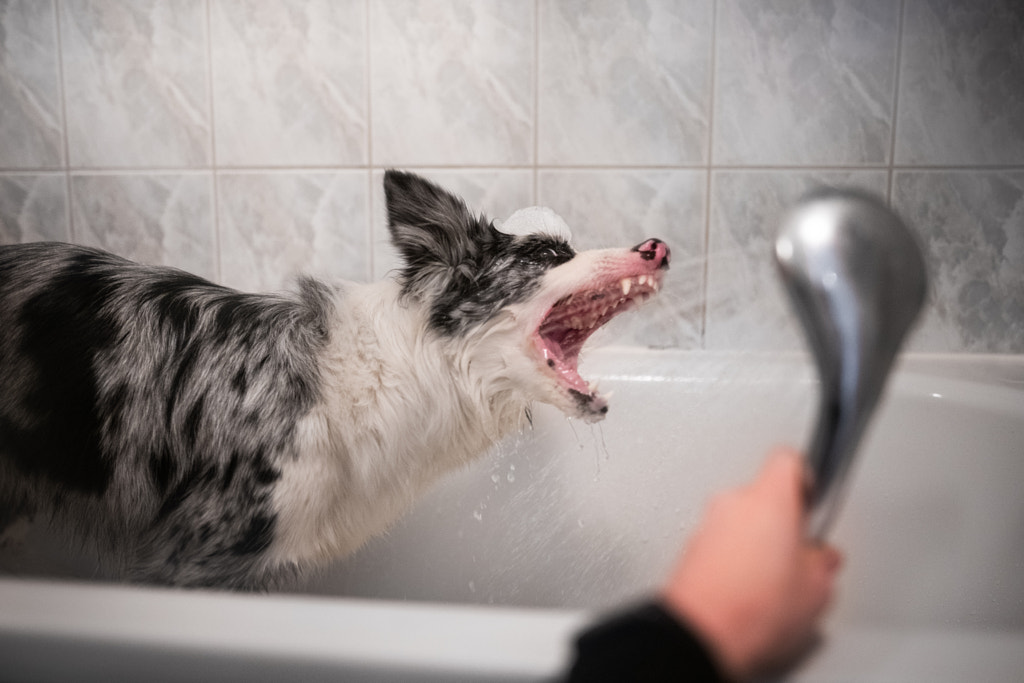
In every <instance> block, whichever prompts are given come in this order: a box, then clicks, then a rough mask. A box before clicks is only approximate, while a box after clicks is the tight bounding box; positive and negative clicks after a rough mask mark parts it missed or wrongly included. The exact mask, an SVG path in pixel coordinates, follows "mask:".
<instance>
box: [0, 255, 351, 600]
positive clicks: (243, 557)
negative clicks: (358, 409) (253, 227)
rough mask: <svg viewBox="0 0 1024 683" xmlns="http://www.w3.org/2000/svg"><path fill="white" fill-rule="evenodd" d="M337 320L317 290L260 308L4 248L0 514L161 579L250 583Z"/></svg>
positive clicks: (170, 282) (151, 276) (256, 299)
mask: <svg viewBox="0 0 1024 683" xmlns="http://www.w3.org/2000/svg"><path fill="white" fill-rule="evenodd" d="M331 306H332V303H331V299H330V297H329V296H328V293H327V292H326V291H324V288H323V286H322V285H318V284H316V283H314V282H312V281H304V282H303V284H302V287H301V289H300V294H299V295H298V296H296V297H294V298H291V299H289V298H285V297H266V296H253V295H246V294H240V293H237V292H234V291H232V290H229V289H226V288H223V287H219V286H216V285H213V284H211V283H209V282H206V281H204V280H202V279H200V278H197V277H195V276H192V275H189V274H187V273H183V272H180V271H176V270H173V269H169V268H155V267H147V266H141V265H138V264H134V263H131V262H128V261H125V260H123V259H120V258H117V257H115V256H112V255H110V254H106V253H104V252H100V251H96V250H91V249H86V248H82V247H75V246H70V245H64V244H31V245H16V246H6V247H0V329H3V330H4V334H3V335H0V387H2V390H0V500H3V501H7V502H6V505H8V506H9V507H13V508H14V509H15V510H17V511H23V512H24V511H32V510H34V509H35V508H39V507H41V508H43V509H42V510H40V511H41V512H46V513H50V514H53V515H55V516H57V517H58V518H61V519H62V520H63V521H65V522H67V523H68V524H70V525H71V526H73V527H77V528H79V530H80V531H83V532H86V533H85V534H83V535H86V536H92V537H99V538H100V539H101V541H106V542H107V544H108V545H109V546H110V547H111V548H116V549H117V552H116V553H115V557H118V558H120V560H121V561H122V562H125V563H128V564H130V565H133V566H131V567H128V569H130V570H131V571H132V572H133V573H136V574H144V575H145V576H146V577H147V578H149V579H152V580H157V581H161V580H163V581H170V580H171V579H173V582H175V583H194V582H195V581H192V580H190V579H189V578H188V577H189V575H190V573H191V571H190V566H194V568H195V576H196V578H197V579H199V581H198V582H199V583H201V582H202V580H201V577H202V576H212V575H216V576H218V579H217V583H218V584H220V585H238V586H246V585H249V584H251V583H254V581H253V577H254V574H257V575H258V574H260V573H261V571H262V568H261V567H259V566H257V565H259V564H260V563H261V561H262V560H261V558H262V552H263V551H264V550H265V549H266V547H267V546H268V544H269V543H270V541H271V537H272V531H273V527H274V523H275V518H274V511H273V509H272V506H271V503H270V491H271V488H272V484H273V483H274V482H275V481H276V480H277V479H278V477H279V476H280V467H281V463H282V461H284V460H287V459H288V458H291V457H294V453H292V452H290V450H291V449H293V447H294V446H293V444H294V438H293V436H294V434H293V433H294V429H295V424H296V421H297V420H298V419H299V418H300V417H301V416H302V415H303V414H304V413H305V412H307V411H308V410H309V408H310V406H311V405H313V404H314V403H315V402H316V401H317V400H318V399H319V392H320V389H321V382H320V377H319V372H318V368H317V358H316V355H317V353H318V352H319V350H320V349H321V348H322V347H323V345H324V344H325V342H326V339H327V318H328V316H329V315H330V308H331ZM282 348H284V349H287V352H286V353H284V354H282V353H281V351H280V350H281V349H282ZM260 582H261V581H256V582H255V583H260Z"/></svg>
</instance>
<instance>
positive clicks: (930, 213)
mask: <svg viewBox="0 0 1024 683" xmlns="http://www.w3.org/2000/svg"><path fill="white" fill-rule="evenodd" d="M390 166H398V167H405V168H412V169H417V170H420V171H422V172H423V173H425V174H426V175H429V176H431V177H433V178H435V179H437V180H439V181H440V182H442V183H444V184H446V185H448V186H449V187H451V188H452V189H453V190H455V191H457V192H459V193H462V194H463V196H464V197H465V198H466V199H467V201H468V202H469V203H470V204H471V205H473V206H474V207H476V208H478V209H481V210H485V211H487V212H488V213H490V214H492V215H493V216H497V217H502V216H505V215H507V214H509V213H511V212H512V211H513V210H514V209H516V208H518V207H521V206H523V205H530V204H537V203H540V204H546V205H549V206H551V207H553V208H554V209H555V210H556V211H558V212H559V213H561V214H562V215H563V216H564V217H565V218H566V220H567V221H568V222H569V224H570V225H572V226H573V227H574V229H575V233H576V239H577V242H578V245H579V246H581V247H588V246H595V245H632V244H635V243H637V242H639V241H641V239H643V238H644V237H647V236H659V237H662V238H663V239H665V240H667V241H669V242H670V244H671V245H672V248H673V253H674V256H675V261H674V265H673V269H672V271H671V273H670V276H671V278H672V280H671V287H670V288H669V291H667V292H666V294H665V296H663V297H662V298H661V300H660V301H659V302H658V303H657V304H656V305H652V308H651V309H650V310H648V311H646V312H645V313H641V314H640V315H637V316H634V317H633V318H632V319H631V321H629V322H626V321H622V322H621V323H620V324H619V325H617V330H616V331H615V332H614V333H613V334H612V335H611V336H610V339H613V340H616V341H619V342H626V343H636V344H645V345H656V346H680V347H684V348H708V349H730V348H745V349H785V348H797V347H799V346H800V345H802V341H801V340H800V338H799V332H798V331H797V329H796V326H795V324H794V323H793V322H791V319H790V317H789V312H788V309H787V308H786V303H785V301H784V298H783V294H782V292H781V289H780V288H779V286H778V285H777V283H776V279H775V275H774V272H773V266H772V263H771V259H770V245H771V242H772V239H773V236H774V232H775V230H776V228H777V225H778V220H779V217H780V212H781V211H782V209H783V207H784V206H785V205H786V204H787V203H788V202H789V201H791V200H792V199H794V198H795V197H796V196H797V195H799V194H800V193H801V192H803V191H804V190H805V189H806V188H808V187H809V186H811V185H812V184H814V183H818V182H827V183H843V184H854V185H858V186H862V187H866V188H870V189H873V190H875V191H877V192H879V193H881V194H882V195H885V196H886V197H888V198H889V199H890V200H891V202H892V203H893V204H894V205H895V206H896V208H897V209H898V210H899V211H900V212H901V213H902V214H903V215H904V216H905V217H906V218H907V219H908V221H909V222H910V223H911V224H912V225H913V226H914V228H915V229H916V230H918V231H919V233H920V234H921V236H922V241H923V243H924V244H925V245H926V249H927V253H928V260H929V263H930V266H931V272H932V287H931V300H930V303H929V309H928V312H927V315H926V318H925V320H924V322H923V324H922V326H921V328H920V329H919V331H918V332H917V334H916V335H915V337H914V339H913V342H912V343H913V346H914V348H916V349H918V350H925V351H955V352H959V351H970V352H1004V353H1005V352H1011V353H1022V352H1024V2H1021V0H831V1H828V0H820V1H817V0H816V1H814V2H803V1H800V0H717V1H716V0H633V1H631V2H623V1H622V0H519V1H517V0H290V1H284V0H280V1H279V0H132V1H129V0H51V1H47V0H0V241H4V242H15V241H26V240H36V239H63V240H72V241H75V242H80V243H84V244H90V245H98V246H101V247H105V248H108V249H111V250H113V251H115V252H118V253H121V254H123V255H126V256H129V257H134V258H138V259H142V260H145V261H149V262H154V263H169V264H173V265H177V266H181V267H184V268H187V269H190V270H192V271H195V272H198V273H200V274H203V275H206V276H209V277H211V278H214V279H216V280H218V281H221V282H224V283H226V284H229V285H233V286H238V287H244V288H251V289H266V288H277V287H280V286H282V284H283V283H285V282H286V280H287V278H288V277H289V276H290V275H292V274H293V273H295V272H296V271H299V270H311V271H313V272H321V273H325V274H332V275H339V276H343V277H347V278H353V279H358V280H368V279H370V278H377V277H381V276H383V275H384V274H385V273H386V272H387V271H388V269H389V268H390V267H391V266H392V265H393V263H394V257H393V255H392V253H391V251H390V249H389V247H388V246H387V244H386V234H385V230H384V222H383V209H382V206H381V201H382V192H381V190H380V180H381V175H382V173H383V169H384V168H387V167H390Z"/></svg>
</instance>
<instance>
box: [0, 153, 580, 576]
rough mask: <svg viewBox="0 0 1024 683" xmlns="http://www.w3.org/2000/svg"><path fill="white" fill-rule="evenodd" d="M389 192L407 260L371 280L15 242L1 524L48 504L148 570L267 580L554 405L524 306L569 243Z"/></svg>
mask: <svg viewBox="0 0 1024 683" xmlns="http://www.w3.org/2000/svg"><path fill="white" fill-rule="evenodd" d="M385 190H386V195H387V205H388V215H389V230H390V233H391V237H392V242H393V243H394V245H395V246H396V247H397V248H398V250H399V252H400V253H401V255H402V257H403V259H404V265H403V267H402V269H401V271H400V273H399V275H398V277H397V281H384V282H380V283H376V284H372V285H356V284H352V283H330V284H328V283H325V282H321V281H317V280H313V279H300V280H299V281H298V286H297V287H296V289H295V291H294V293H291V294H281V295H256V294H245V293H240V292H237V291H234V290H231V289H228V288H225V287H222V286H219V285H216V284H213V283H210V282H208V281H205V280H203V279H201V278H198V277H195V276H193V275H190V274H188V273H184V272H181V271H178V270H174V269H171V268H162V267H152V266H144V265H139V264H136V263H132V262H129V261H127V260H125V259H122V258H119V257H117V256H114V255H111V254H108V253H105V252H101V251H98V250H94V249H88V248H84V247H77V246H71V245H66V244H56V243H39V244H27V245H13V246H4V247H0V330H3V334H2V335H0V526H2V525H3V524H4V523H5V521H6V522H10V521H11V520H12V519H13V518H14V517H15V516H17V514H22V513H28V514H34V515H36V516H37V517H38V518H40V519H43V520H48V521H51V522H53V523H54V525H55V526H57V527H58V528H61V529H64V530H65V531H66V532H67V533H68V534H69V536H70V538H74V539H88V540H90V541H94V542H95V543H96V545H97V547H98V548H99V549H100V550H101V552H102V554H103V555H104V556H106V557H108V558H109V560H110V561H111V562H112V563H113V565H114V568H115V570H116V572H117V573H118V574H120V575H123V576H125V577H128V578H131V579H134V580H139V581H147V582H157V583H164V584H173V585H182V586H219V587H231V588H242V589H262V588H266V587H268V586H273V585H275V584H276V583H278V582H280V581H281V580H282V579H285V578H288V577H290V576H292V575H293V574H295V573H296V572H299V571H301V570H302V569H304V568H307V567H311V566H316V565H319V564H323V563H324V562H326V561H327V560H329V559H330V558H333V557H336V556H338V555H343V554H345V553H348V552H351V551H353V550H355V549H356V548H357V547H359V545H361V544H362V543H363V542H364V541H365V540H366V539H367V538H368V537H370V536H372V535H374V534H377V533H380V532H381V531H382V530H384V529H386V528H387V526H388V525H389V524H390V523H391V522H392V521H393V520H394V519H395V517H396V516H398V515H399V514H401V512H402V511H403V510H405V509H406V508H408V506H409V505H410V504H411V502H412V501H413V499H414V498H415V496H416V495H417V494H418V493H419V492H421V490H422V489H423V488H424V487H425V486H426V485H428V484H429V483H430V482H431V481H433V480H435V479H436V478H437V477H438V476H440V475H441V474H442V473H444V472H445V471H448V470H450V469H452V468H454V467H457V466H459V465H462V464H464V463H467V462H469V461H470V460H472V459H473V458H475V457H478V456H479V455H481V454H482V453H483V452H484V451H485V450H486V449H487V448H488V447H489V446H490V445H491V444H492V443H494V441H496V440H497V439H499V438H501V437H502V436H503V435H505V434H506V433H508V432H509V431H510V430H513V429H515V428H517V427H519V426H521V425H522V422H523V419H524V415H525V414H526V411H527V409H528V406H529V403H530V401H531V400H545V396H544V395H543V392H540V391H538V390H537V388H536V387H538V386H541V385H540V384H539V380H538V379H536V377H535V375H536V374H537V369H536V368H535V367H534V366H533V364H535V359H532V358H530V357H528V355H526V354H524V353H523V352H522V349H520V348H519V347H520V346H521V345H522V343H521V339H522V334H523V333H522V329H521V321H519V320H517V319H516V315H514V313H513V312H514V310H515V307H516V305H517V304H521V303H522V302H524V301H528V300H530V298H531V297H534V296H536V295H537V294H538V291H539V290H540V288H542V287H543V286H544V277H543V276H544V274H545V273H546V272H548V271H549V270H551V269H553V268H556V267H558V266H560V265H562V264H566V263H568V262H569V261H571V260H572V259H573V258H574V256H575V253H574V252H573V250H572V249H571V247H570V246H569V245H568V244H567V243H566V242H564V241H563V240H561V239H558V238H555V237H552V236H548V235H543V234H536V235H528V236H512V235H506V234H504V233H502V232H499V231H498V230H496V229H495V228H494V227H493V226H492V225H491V223H490V222H489V221H488V220H487V219H485V218H484V217H482V216H480V217H478V216H474V215H472V214H471V213H470V212H469V211H468V210H467V209H466V207H465V205H464V204H463V203H462V202H461V200H459V199H458V198H456V197H454V196H453V195H450V194H449V193H447V192H445V191H443V190H442V189H440V188H438V187H437V186H436V185H433V184H432V183H429V182H427V181H425V180H423V179H422V178H419V177H417V176H414V175H412V174H406V173H399V172H393V171H389V172H388V173H387V174H386V176H385ZM537 394H541V395H537ZM560 400H561V399H560ZM584 403H585V401H584Z"/></svg>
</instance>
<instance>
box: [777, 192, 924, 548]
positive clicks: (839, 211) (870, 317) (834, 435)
mask: <svg viewBox="0 0 1024 683" xmlns="http://www.w3.org/2000/svg"><path fill="white" fill-rule="evenodd" d="M775 260H776V263H777V264H778V267H779V272H780V274H781V276H782V281H783V283H784V284H785V286H786V289H787V291H788V293H789V296H790V300H791V302H792V304H793V307H794V308H795V309H796V313H797V315H798V317H799V318H800V321H801V322H802V323H803V327H804V332H805V333H806V336H807V340H808V343H809V345H810V348H811V351H812V352H813V354H814V358H815V361H816V364H817V367H818V373H819V375H820V378H821V397H820V399H821V404H820V409H819V413H818V423H817V428H816V431H815V433H814V437H813V440H812V442H811V445H810V447H809V449H808V453H807V457H808V461H809V464H810V468H811V473H812V475H813V481H812V482H811V490H810V495H809V504H810V510H811V516H810V526H809V529H808V532H809V534H810V535H811V536H812V537H814V538H821V537H823V536H824V535H825V533H826V531H827V530H828V527H829V525H830V524H831V522H832V520H833V518H834V516H835V512H836V509H837V507H838V504H839V502H840V498H841V493H842V488H843V487H842V484H843V481H844V480H845V479H846V475H847V474H848V471H849V466H850V462H851V461H852V459H853V455H854V453H855V451H856V448H857V444H858V442H859V441H860V438H861V435H862V434H863V432H864V428H865V427H866V426H867V423H868V421H869V420H870V417H871V414H872V412H873V411H874V408H875V405H876V403H877V401H878V398H879V396H880V395H881V393H882V389H883V388H884V386H885V381H886V378H887V377H888V374H889V370H890V369H891V366H892V363H893V360H894V359H895V357H896V353H897V352H898V351H899V348H900V346H901V345H902V343H903V339H904V337H905V336H906V334H907V332H908V331H909V329H910V327H911V325H912V324H913V322H914V319H915V318H916V317H917V315H918V312H919V311H920V310H921V307H922V305H923V303H924V300H925V290H926V280H927V277H926V273H925V264H924V258H923V257H922V255H921V250H920V247H919V246H918V244H917V240H916V239H915V238H914V236H913V235H912V234H911V232H910V230H908V229H907V226H906V225H905V224H904V223H903V221H901V220H900V219H899V217H898V216H896V214H895V213H893V212H892V211H890V210H889V209H888V208H887V207H886V206H885V205H884V204H883V203H882V202H881V201H880V200H879V199H877V198H875V197H873V196H871V195H868V194H865V193H862V192H859V191H851V190H837V189H819V190H816V191H814V192H812V193H811V194H808V195H806V196H805V197H804V198H803V199H801V200H800V201H799V202H798V203H797V204H796V206H795V207H794V208H793V209H792V210H791V211H790V213H789V214H788V216H787V217H786V218H785V220H784V222H783V226H782V230H781V232H780V234H779V237H778V239H777V240H776V242H775Z"/></svg>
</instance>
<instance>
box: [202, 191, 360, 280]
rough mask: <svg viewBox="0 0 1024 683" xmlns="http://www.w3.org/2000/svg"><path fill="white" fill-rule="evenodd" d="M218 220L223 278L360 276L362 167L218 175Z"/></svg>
mask: <svg viewBox="0 0 1024 683" xmlns="http://www.w3.org/2000/svg"><path fill="white" fill-rule="evenodd" d="M217 192H218V195H219V197H218V213H217V217H218V223H219V227H220V249H221V276H222V279H223V282H224V284H226V285H229V286H232V287H238V288H239V289H243V290H247V291H268V290H280V289H283V288H286V287H288V286H290V284H291V282H292V280H293V278H294V277H295V276H297V275H301V274H308V275H313V276H319V277H326V278H341V279H345V280H356V281H366V280H367V277H368V275H369V265H370V258H369V249H370V244H369V234H370V226H369V199H368V196H367V194H368V187H367V178H366V171H336V172H299V171H294V172H293V171H287V172H284V171H282V172H277V173H274V172H267V173H256V172H253V173H221V174H219V175H218V182H217Z"/></svg>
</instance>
